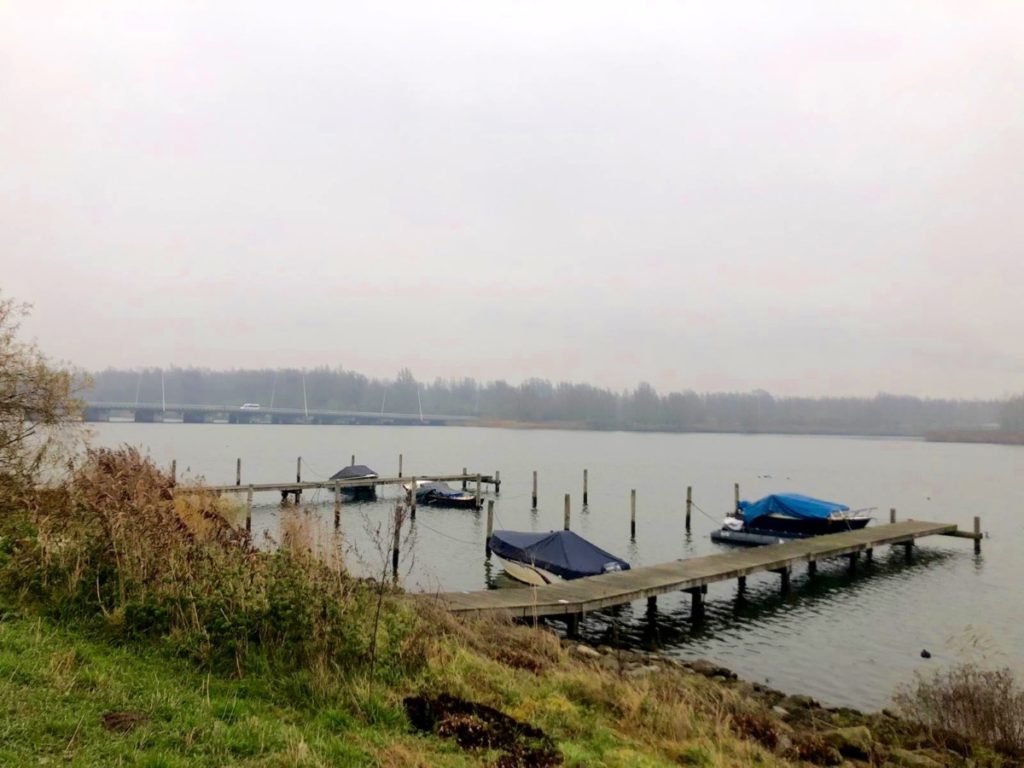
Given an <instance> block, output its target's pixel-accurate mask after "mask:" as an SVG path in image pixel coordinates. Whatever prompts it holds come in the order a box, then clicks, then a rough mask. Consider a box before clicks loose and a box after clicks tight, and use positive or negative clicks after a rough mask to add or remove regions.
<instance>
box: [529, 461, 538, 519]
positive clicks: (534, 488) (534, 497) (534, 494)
mask: <svg viewBox="0 0 1024 768" xmlns="http://www.w3.org/2000/svg"><path fill="white" fill-rule="evenodd" d="M531 503H532V506H531V507H530V509H534V510H535V509H537V470H536V469H535V470H533V500H532V502H531Z"/></svg>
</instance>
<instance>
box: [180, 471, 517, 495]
mask: <svg viewBox="0 0 1024 768" xmlns="http://www.w3.org/2000/svg"><path fill="white" fill-rule="evenodd" d="M478 478H479V480H480V484H481V485H492V486H494V487H495V489H496V490H500V487H501V480H500V479H498V478H496V477H495V476H494V475H477V474H475V473H474V474H457V475H405V476H404V477H402V476H397V477H378V478H375V479H373V480H365V479H355V480H291V481H287V480H286V481H284V482H281V483H241V482H239V483H233V484H230V485H200V486H189V485H182V486H178V487H177V488H176V489H175V492H176V493H197V492H200V491H206V492H212V493H248V491H249V489H250V488H251V489H252V491H253V493H263V492H274V491H280V492H281V493H284V492H287V493H294V492H295V491H307V490H316V489H318V488H323V489H326V490H334V488H335V487H337V488H341V489H344V488H352V487H360V486H363V487H365V486H367V485H401V484H404V483H409V482H412V481H413V480H426V481H429V482H444V483H454V482H460V481H461V482H465V483H476V481H477V479H478Z"/></svg>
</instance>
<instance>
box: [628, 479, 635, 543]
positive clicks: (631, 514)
mask: <svg viewBox="0 0 1024 768" xmlns="http://www.w3.org/2000/svg"><path fill="white" fill-rule="evenodd" d="M629 538H630V539H631V540H635V539H636V488H632V489H630V491H629Z"/></svg>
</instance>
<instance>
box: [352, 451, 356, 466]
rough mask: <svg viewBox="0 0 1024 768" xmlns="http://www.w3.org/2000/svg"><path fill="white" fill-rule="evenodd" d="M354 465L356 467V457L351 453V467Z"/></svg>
mask: <svg viewBox="0 0 1024 768" xmlns="http://www.w3.org/2000/svg"><path fill="white" fill-rule="evenodd" d="M355 465H356V455H355V454H354V453H353V454H352V466H353V467H354V466H355Z"/></svg>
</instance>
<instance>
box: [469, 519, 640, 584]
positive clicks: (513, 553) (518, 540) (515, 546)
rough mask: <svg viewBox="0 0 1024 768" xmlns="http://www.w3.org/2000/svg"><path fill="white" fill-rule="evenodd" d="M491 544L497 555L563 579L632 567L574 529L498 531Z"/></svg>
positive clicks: (492, 537) (626, 569)
mask: <svg viewBox="0 0 1024 768" xmlns="http://www.w3.org/2000/svg"><path fill="white" fill-rule="evenodd" d="M488 544H489V545H490V547H491V551H492V552H494V554H496V555H497V556H498V557H504V558H505V559H506V560H515V561H517V562H520V563H529V564H531V565H535V566H537V567H538V568H543V569H544V570H545V571H550V572H551V573H553V574H555V575H556V576H561V577H562V578H563V579H578V578H580V577H581V576H595V575H597V574H599V573H605V572H607V571H616V570H622V571H628V570H629V563H627V562H626V561H625V560H620V559H619V558H617V557H616V556H615V555H613V554H611V553H609V552H605V551H604V550H603V549H601V548H600V547H596V546H594V545H593V544H591V543H590V542H589V541H587V540H586V539H584V538H583V537H582V536H578V535H576V534H575V533H573V532H572V531H551V532H550V533H529V532H523V531H495V532H494V533H493V534H491V538H490V540H489V541H488Z"/></svg>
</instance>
